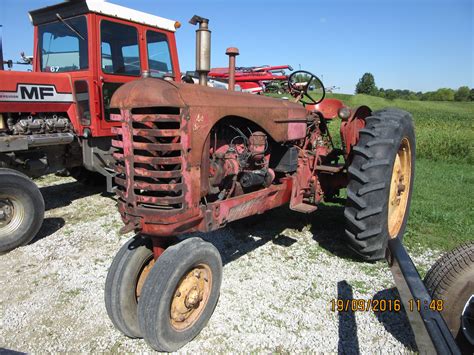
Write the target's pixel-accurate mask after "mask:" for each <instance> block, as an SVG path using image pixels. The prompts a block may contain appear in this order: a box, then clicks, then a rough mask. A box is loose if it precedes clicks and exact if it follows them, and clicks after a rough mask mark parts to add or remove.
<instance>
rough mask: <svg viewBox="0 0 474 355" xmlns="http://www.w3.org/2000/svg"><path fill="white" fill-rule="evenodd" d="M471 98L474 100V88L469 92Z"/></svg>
mask: <svg viewBox="0 0 474 355" xmlns="http://www.w3.org/2000/svg"><path fill="white" fill-rule="evenodd" d="M469 100H470V101H474V89H471V91H470V93H469Z"/></svg>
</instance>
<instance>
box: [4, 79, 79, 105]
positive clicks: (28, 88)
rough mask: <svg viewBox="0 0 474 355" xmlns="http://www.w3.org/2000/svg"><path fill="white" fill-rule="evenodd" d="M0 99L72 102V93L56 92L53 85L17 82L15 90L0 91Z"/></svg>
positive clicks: (26, 101) (10, 100)
mask: <svg viewBox="0 0 474 355" xmlns="http://www.w3.org/2000/svg"><path fill="white" fill-rule="evenodd" d="M0 101H9V102H25V103H28V102H58V103H61V102H72V101H73V99H72V94H70V93H64V94H63V93H58V92H56V88H55V87H54V86H53V85H37V84H36V85H35V84H18V86H17V88H16V91H0Z"/></svg>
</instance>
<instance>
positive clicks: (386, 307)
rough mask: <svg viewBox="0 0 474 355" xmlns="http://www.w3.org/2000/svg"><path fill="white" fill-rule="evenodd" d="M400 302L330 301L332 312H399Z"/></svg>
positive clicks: (379, 300)
mask: <svg viewBox="0 0 474 355" xmlns="http://www.w3.org/2000/svg"><path fill="white" fill-rule="evenodd" d="M400 309H401V302H400V300H391V299H390V300H387V299H366V300H364V299H332V300H331V311H333V312H336V311H337V312H349V311H352V312H399V311H400Z"/></svg>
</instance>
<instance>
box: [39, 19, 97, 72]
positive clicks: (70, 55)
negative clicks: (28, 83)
mask: <svg viewBox="0 0 474 355" xmlns="http://www.w3.org/2000/svg"><path fill="white" fill-rule="evenodd" d="M38 32H39V36H38V38H39V50H40V53H39V54H40V56H39V57H40V61H41V71H43V72H52V73H56V72H70V71H77V70H82V69H87V68H88V67H89V61H88V50H87V45H88V36H87V22H86V17H85V16H79V17H74V18H69V19H65V20H64V21H56V22H52V23H48V24H45V25H40V26H38Z"/></svg>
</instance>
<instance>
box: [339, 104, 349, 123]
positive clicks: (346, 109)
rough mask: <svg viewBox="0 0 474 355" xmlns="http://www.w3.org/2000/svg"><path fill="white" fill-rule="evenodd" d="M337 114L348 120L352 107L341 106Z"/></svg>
mask: <svg viewBox="0 0 474 355" xmlns="http://www.w3.org/2000/svg"><path fill="white" fill-rule="evenodd" d="M337 114H338V116H339V117H340V118H341V120H343V121H347V120H348V119H349V117H351V109H350V108H349V107H341V108H340V109H339V111H338V112H337Z"/></svg>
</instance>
